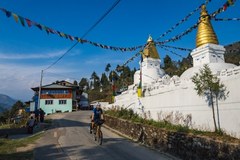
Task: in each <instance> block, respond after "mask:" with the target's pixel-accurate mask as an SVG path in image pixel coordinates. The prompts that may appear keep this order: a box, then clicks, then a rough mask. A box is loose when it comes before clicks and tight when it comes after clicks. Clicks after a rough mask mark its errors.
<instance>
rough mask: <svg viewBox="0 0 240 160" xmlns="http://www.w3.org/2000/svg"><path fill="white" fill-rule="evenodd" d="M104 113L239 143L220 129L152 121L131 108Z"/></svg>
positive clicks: (170, 129) (136, 121)
mask: <svg viewBox="0 0 240 160" xmlns="http://www.w3.org/2000/svg"><path fill="white" fill-rule="evenodd" d="M105 114H106V115H109V116H113V117H117V118H120V119H125V120H129V121H131V122H134V123H141V124H143V125H150V126H154V127H157V128H162V129H166V130H169V131H175V132H181V133H186V134H193V135H198V136H206V137H209V138H212V139H218V140H222V141H229V142H238V143H240V140H239V139H236V138H234V137H231V136H229V135H227V134H225V133H224V132H223V131H220V132H209V131H201V130H196V129H190V128H189V127H188V126H182V125H175V124H172V123H170V122H168V121H166V120H163V121H154V120H153V119H146V118H142V117H140V116H139V115H138V114H137V113H134V111H133V110H132V109H125V108H120V109H110V110H107V111H105Z"/></svg>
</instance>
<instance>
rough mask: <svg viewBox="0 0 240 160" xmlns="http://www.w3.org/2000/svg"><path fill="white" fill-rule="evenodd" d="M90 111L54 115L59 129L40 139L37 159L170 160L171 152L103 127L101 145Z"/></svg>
mask: <svg viewBox="0 0 240 160" xmlns="http://www.w3.org/2000/svg"><path fill="white" fill-rule="evenodd" d="M90 114H91V112H90V111H79V112H73V113H66V114H56V115H52V118H54V119H55V120H54V126H55V128H52V129H49V130H48V131H47V132H46V133H45V135H44V136H43V137H42V138H41V139H40V140H39V141H38V142H37V148H36V149H35V150H34V156H35V159H36V160H43V159H46V160H51V159H57V160H65V159H67V160H69V159H70V160H170V159H175V158H174V157H172V156H169V155H167V154H163V153H159V152H157V151H154V150H151V149H148V148H146V147H144V146H141V145H139V144H137V143H133V142H131V141H130V140H127V139H125V138H122V137H120V136H119V135H117V134H115V133H113V132H112V131H110V130H108V129H106V128H102V131H103V136H104V140H103V144H102V145H101V146H100V145H98V144H97V143H96V142H95V141H94V140H93V136H92V135H91V134H89V121H90V118H89V117H90Z"/></svg>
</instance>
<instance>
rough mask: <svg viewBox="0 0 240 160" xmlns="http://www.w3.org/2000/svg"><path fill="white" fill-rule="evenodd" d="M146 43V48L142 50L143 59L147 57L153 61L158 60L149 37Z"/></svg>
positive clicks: (153, 44)
mask: <svg viewBox="0 0 240 160" xmlns="http://www.w3.org/2000/svg"><path fill="white" fill-rule="evenodd" d="M147 43H148V44H147V46H146V47H145V48H144V50H143V58H147V57H149V58H154V59H160V57H159V55H158V52H157V49H156V46H155V43H154V41H153V39H152V37H151V35H149V37H148V40H147Z"/></svg>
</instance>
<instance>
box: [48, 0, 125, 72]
mask: <svg viewBox="0 0 240 160" xmlns="http://www.w3.org/2000/svg"><path fill="white" fill-rule="evenodd" d="M120 1H121V0H117V1H116V2H115V3H114V4H113V5H112V6H111V7H110V8H109V9H108V10H107V11H106V12H105V13H104V14H103V15H102V16H101V17H100V19H99V20H98V21H97V22H96V23H94V24H93V25H92V27H91V28H89V29H88V30H87V32H85V33H84V34H83V36H82V37H81V38H84V37H85V36H86V35H87V34H88V33H89V32H91V31H92V30H93V29H94V28H95V27H96V26H97V25H98V24H99V23H100V22H101V21H102V20H103V19H104V18H105V17H106V16H107V15H108V14H109V13H110V12H111V11H112V10H113V9H114V8H115V7H116V6H117V5H118V3H119V2H120ZM78 43H79V42H76V43H75V44H74V45H73V46H72V47H70V48H69V49H68V50H67V51H66V52H65V53H64V54H63V55H62V56H61V57H59V58H58V59H57V60H56V61H55V62H53V63H52V64H51V65H50V66H48V67H47V68H46V69H44V71H45V70H47V69H49V68H51V67H52V66H54V65H55V64H56V63H57V62H59V61H60V60H61V59H62V58H63V57H64V56H65V55H66V54H67V53H69V52H70V51H71V50H72V49H73V48H74V47H75V46H76V45H77V44H78Z"/></svg>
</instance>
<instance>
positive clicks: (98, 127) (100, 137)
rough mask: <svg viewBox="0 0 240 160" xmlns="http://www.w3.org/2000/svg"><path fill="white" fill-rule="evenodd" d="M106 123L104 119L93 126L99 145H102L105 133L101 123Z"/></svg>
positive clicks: (94, 136)
mask: <svg viewBox="0 0 240 160" xmlns="http://www.w3.org/2000/svg"><path fill="white" fill-rule="evenodd" d="M103 123H104V120H99V121H97V122H96V123H95V124H94V127H93V138H94V140H95V141H97V143H98V144H99V145H102V141H103V134H102V131H101V125H102V124H103Z"/></svg>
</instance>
